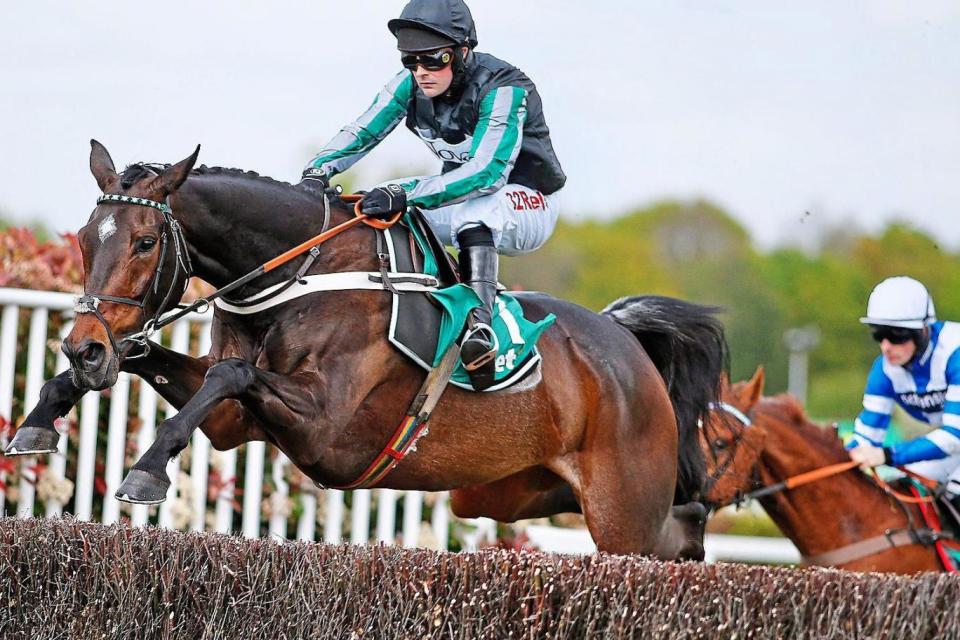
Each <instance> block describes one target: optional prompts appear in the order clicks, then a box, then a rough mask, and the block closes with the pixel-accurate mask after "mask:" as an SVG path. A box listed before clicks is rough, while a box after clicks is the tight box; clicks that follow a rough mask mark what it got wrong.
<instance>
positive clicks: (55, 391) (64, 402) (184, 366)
mask: <svg viewBox="0 0 960 640" xmlns="http://www.w3.org/2000/svg"><path fill="white" fill-rule="evenodd" d="M208 367H209V363H208V362H207V360H206V359H205V358H192V357H190V356H186V355H183V354H181V353H177V352H175V351H170V350H169V349H165V348H163V347H161V346H160V345H158V344H155V343H153V342H151V343H150V352H149V353H148V354H147V355H146V356H145V357H142V358H135V359H131V360H124V361H123V364H122V365H121V367H120V369H121V371H126V372H128V373H133V374H135V375H138V376H140V377H141V378H143V379H144V380H146V381H147V382H148V383H149V384H150V385H151V386H152V387H153V388H154V389H156V390H157V392H158V393H159V394H160V395H161V396H163V398H164V399H166V400H167V401H168V402H170V403H171V404H173V405H174V406H175V407H177V408H179V407H181V406H183V405H184V403H186V401H187V400H189V399H190V397H191V396H192V395H193V394H194V393H196V391H197V389H199V388H200V385H201V384H202V383H203V375H204V374H205V373H206V371H207V368H208ZM87 391H88V390H87V389H83V388H80V387H78V386H77V385H75V384H74V382H73V377H72V376H71V375H70V371H69V370H68V371H64V372H63V373H61V374H59V375H57V376H56V377H53V378H51V379H50V380H47V381H46V382H45V383H44V384H43V387H42V388H41V389H40V398H39V400H38V401H37V405H36V406H35V407H34V408H33V409H32V410H31V411H30V413H29V414H27V417H26V418H25V419H24V421H23V424H22V425H20V428H19V429H17V432H16V434H15V435H14V437H13V440H11V442H10V444H9V446H8V447H7V450H6V454H7V455H8V456H14V455H28V454H40V453H53V452H55V451H56V450H57V444H58V442H59V441H60V434H59V433H57V430H56V428H55V427H54V425H53V423H54V421H55V420H56V419H57V418H61V417H63V416H65V415H67V412H68V411H70V409H72V408H73V407H74V406H76V404H77V403H78V402H80V399H81V398H83V396H84V394H86V392H87Z"/></svg>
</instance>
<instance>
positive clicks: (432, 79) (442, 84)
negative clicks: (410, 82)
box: [411, 48, 466, 98]
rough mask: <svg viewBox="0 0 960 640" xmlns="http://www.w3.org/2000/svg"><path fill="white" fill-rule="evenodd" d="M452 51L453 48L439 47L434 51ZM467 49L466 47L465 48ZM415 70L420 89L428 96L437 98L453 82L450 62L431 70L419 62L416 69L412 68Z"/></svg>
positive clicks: (414, 76) (414, 74) (415, 78)
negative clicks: (440, 67)
mask: <svg viewBox="0 0 960 640" xmlns="http://www.w3.org/2000/svg"><path fill="white" fill-rule="evenodd" d="M444 51H446V52H450V53H453V49H451V48H446V49H439V50H438V51H436V52H431V55H432V54H433V53H441V52H444ZM464 51H466V49H464ZM411 71H412V72H413V78H414V80H416V81H417V86H418V87H420V91H422V92H423V95H425V96H427V97H428V98H436V97H437V96H439V95H442V94H444V93H446V91H447V89H449V88H450V84H451V83H452V82H453V64H452V60H451V63H448V64H447V65H446V66H445V67H443V68H442V69H435V70H430V69H427V68H426V67H424V66H423V65H422V64H418V65H417V67H416V68H415V69H412V70H411Z"/></svg>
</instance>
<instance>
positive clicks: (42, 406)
mask: <svg viewBox="0 0 960 640" xmlns="http://www.w3.org/2000/svg"><path fill="white" fill-rule="evenodd" d="M86 392H87V390H86V389H80V388H79V387H77V386H76V385H75V384H73V378H72V377H71V376H70V371H64V372H63V373H61V374H60V375H58V376H56V377H54V378H51V379H50V380H47V381H46V382H44V383H43V387H41V388H40V399H39V401H38V402H37V406H35V407H34V408H33V410H32V411H31V412H30V413H29V414H28V415H27V417H26V418H25V419H24V421H23V424H22V425H20V428H19V429H17V432H16V434H15V435H14V436H13V440H11V441H10V444H9V445H8V446H7V449H6V451H5V453H6V454H7V455H8V456H25V455H28V454H38V453H53V452H55V451H56V450H57V444H58V443H59V442H60V434H59V433H57V430H56V428H55V427H54V426H53V422H54V420H56V419H57V418H60V417H63V416H65V415H66V414H67V412H68V411H70V409H71V408H72V407H73V406H74V405H75V404H77V403H78V402H80V398H82V397H83V394H85V393H86Z"/></svg>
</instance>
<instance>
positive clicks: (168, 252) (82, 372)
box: [62, 140, 200, 389]
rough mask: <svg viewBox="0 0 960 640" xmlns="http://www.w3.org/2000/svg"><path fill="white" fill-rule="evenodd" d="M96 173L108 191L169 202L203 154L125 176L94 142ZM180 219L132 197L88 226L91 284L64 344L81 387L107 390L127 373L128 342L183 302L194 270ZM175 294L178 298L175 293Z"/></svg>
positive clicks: (85, 243)
mask: <svg viewBox="0 0 960 640" xmlns="http://www.w3.org/2000/svg"><path fill="white" fill-rule="evenodd" d="M90 144H91V147H92V149H91V151H90V171H91V172H92V173H93V175H94V177H95V178H96V180H97V184H98V185H99V186H100V190H101V191H103V193H104V194H105V195H107V194H110V195H123V196H129V197H131V198H141V199H144V200H147V201H151V202H153V203H157V204H161V205H162V204H165V203H166V202H167V198H168V197H169V196H171V195H172V194H173V193H175V192H176V190H177V189H178V188H179V187H180V185H181V184H183V181H184V180H186V179H187V176H188V175H189V173H190V170H191V169H192V168H193V165H194V163H195V162H196V159H197V155H198V154H199V152H200V147H199V146H198V147H197V149H196V151H194V152H193V154H192V155H191V156H190V157H188V158H186V159H185V160H182V161H180V162H178V163H177V164H175V165H172V166H170V167H166V168H162V167H161V168H155V169H154V168H153V167H149V168H147V167H144V166H143V165H133V166H132V167H130V168H128V169H127V170H125V171H124V172H123V174H122V175H120V174H118V173H117V171H116V170H115V169H114V166H113V161H112V160H111V159H110V154H109V153H108V152H107V150H106V148H104V146H103V145H101V144H100V143H99V142H97V141H96V140H91V141H90ZM171 220H172V216H169V215H167V214H164V213H163V212H161V211H160V210H158V209H157V208H154V207H152V206H147V205H144V204H136V203H134V202H132V201H126V202H124V201H116V200H113V201H107V202H103V203H102V204H98V206H97V207H96V208H95V209H94V210H93V213H92V214H91V216H90V220H89V221H88V222H87V224H86V225H85V226H84V227H83V228H82V229H81V230H80V233H79V239H80V250H81V252H82V253H83V270H84V277H83V288H84V292H85V295H84V297H83V298H81V299H80V301H78V305H77V311H78V314H77V319H76V322H75V324H74V327H73V330H72V331H71V332H70V335H68V336H67V337H66V339H65V340H64V341H63V345H62V349H63V352H64V354H66V356H67V358H69V360H70V368H71V372H72V375H73V379H74V382H75V383H76V384H77V386H78V387H81V388H89V389H105V388H107V387H109V386H111V385H113V384H114V383H115V382H116V380H117V375H118V373H119V371H120V360H121V358H122V357H123V356H124V352H125V350H126V345H129V344H130V343H126V342H124V341H123V339H124V338H125V337H127V336H130V335H132V334H134V333H136V332H138V331H140V330H141V329H143V327H144V324H145V323H146V322H147V320H149V319H150V318H152V317H154V316H155V315H156V314H158V312H160V311H162V309H160V307H161V306H163V305H164V302H165V300H166V306H170V305H172V304H176V303H177V302H179V299H180V294H181V293H182V290H181V289H182V287H183V286H184V285H185V281H186V278H187V274H186V273H184V270H183V269H178V268H177V265H176V264H175V263H176V260H177V256H176V254H177V251H176V250H175V246H174V245H175V242H176V241H177V240H182V236H180V238H174V236H175V235H176V234H177V233H179V232H176V231H175V230H174V229H173V228H171ZM183 249H184V250H185V247H183ZM168 292H172V295H168Z"/></svg>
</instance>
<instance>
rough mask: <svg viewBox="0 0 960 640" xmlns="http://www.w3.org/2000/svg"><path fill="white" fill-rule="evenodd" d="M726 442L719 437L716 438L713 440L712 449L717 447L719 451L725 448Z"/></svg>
mask: <svg viewBox="0 0 960 640" xmlns="http://www.w3.org/2000/svg"><path fill="white" fill-rule="evenodd" d="M727 444H728V443H727V441H726V440H722V439H720V438H717V439H716V440H714V441H713V448H714V449H719V450H720V451H723V450H724V449H726V448H727Z"/></svg>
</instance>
